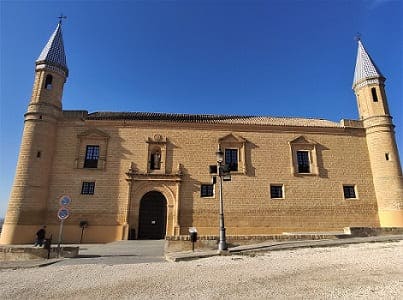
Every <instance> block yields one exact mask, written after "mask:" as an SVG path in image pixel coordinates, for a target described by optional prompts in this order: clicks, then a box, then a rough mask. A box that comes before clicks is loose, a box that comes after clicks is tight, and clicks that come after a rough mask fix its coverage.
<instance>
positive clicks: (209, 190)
mask: <svg viewBox="0 0 403 300" xmlns="http://www.w3.org/2000/svg"><path fill="white" fill-rule="evenodd" d="M213 196H214V185H213V184H202V185H201V187H200V197H213Z"/></svg>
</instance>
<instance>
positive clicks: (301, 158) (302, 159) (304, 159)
mask: <svg viewBox="0 0 403 300" xmlns="http://www.w3.org/2000/svg"><path fill="white" fill-rule="evenodd" d="M297 162H298V173H310V169H309V165H310V162H309V152H308V151H297Z"/></svg>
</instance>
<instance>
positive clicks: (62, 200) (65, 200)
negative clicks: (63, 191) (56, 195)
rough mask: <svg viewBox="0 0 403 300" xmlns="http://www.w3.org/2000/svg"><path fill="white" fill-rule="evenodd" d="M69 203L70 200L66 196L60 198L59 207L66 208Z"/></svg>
mask: <svg viewBox="0 0 403 300" xmlns="http://www.w3.org/2000/svg"><path fill="white" fill-rule="evenodd" d="M70 203H71V198H70V197H69V196H67V195H64V196H62V197H60V205H61V206H67V205H69V204H70Z"/></svg>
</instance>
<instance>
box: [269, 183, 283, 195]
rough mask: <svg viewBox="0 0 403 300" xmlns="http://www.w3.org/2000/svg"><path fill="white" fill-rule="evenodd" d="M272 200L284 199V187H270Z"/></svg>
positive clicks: (273, 185)
mask: <svg viewBox="0 0 403 300" xmlns="http://www.w3.org/2000/svg"><path fill="white" fill-rule="evenodd" d="M270 198H283V185H279V184H272V185H270Z"/></svg>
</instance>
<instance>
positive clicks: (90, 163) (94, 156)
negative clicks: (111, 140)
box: [84, 145, 99, 168]
mask: <svg viewBox="0 0 403 300" xmlns="http://www.w3.org/2000/svg"><path fill="white" fill-rule="evenodd" d="M98 159H99V146H98V145H87V149H86V151H85V160H84V168H97V167H98Z"/></svg>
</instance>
